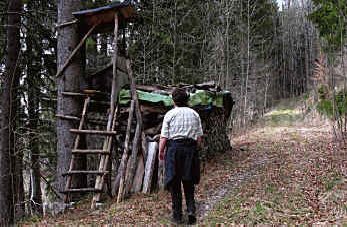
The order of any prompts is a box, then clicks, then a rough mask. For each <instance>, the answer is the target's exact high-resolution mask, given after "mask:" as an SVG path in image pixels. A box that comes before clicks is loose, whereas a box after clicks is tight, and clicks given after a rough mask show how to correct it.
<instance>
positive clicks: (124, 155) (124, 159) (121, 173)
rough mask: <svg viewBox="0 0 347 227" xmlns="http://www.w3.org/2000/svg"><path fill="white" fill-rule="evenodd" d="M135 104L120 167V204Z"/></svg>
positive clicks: (131, 112) (132, 103) (130, 115)
mask: <svg viewBox="0 0 347 227" xmlns="http://www.w3.org/2000/svg"><path fill="white" fill-rule="evenodd" d="M134 104H135V102H134V100H131V104H130V111H129V116H128V126H127V132H126V135H125V142H124V152H123V156H122V160H121V163H120V166H119V174H120V180H119V190H118V197H117V203H119V202H120V201H122V199H123V191H124V190H123V189H124V179H125V172H126V166H127V163H128V152H129V142H130V141H129V140H130V131H131V121H132V118H133V115H134V106H135V105H134Z"/></svg>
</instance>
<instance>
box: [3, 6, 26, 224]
mask: <svg viewBox="0 0 347 227" xmlns="http://www.w3.org/2000/svg"><path fill="white" fill-rule="evenodd" d="M22 7H23V4H22V1H21V0H13V1H9V4H8V27H7V55H6V69H5V79H4V84H3V93H2V99H1V104H2V105H1V120H2V121H1V123H2V124H1V138H2V139H1V146H0V147H1V152H0V185H1V187H0V207H1V209H0V225H9V224H13V223H14V221H15V204H16V203H17V202H18V200H17V192H18V191H21V193H23V188H22V189H21V188H19V187H20V185H19V184H18V182H17V180H18V178H17V176H16V173H17V171H16V167H18V166H17V163H16V150H15V147H16V145H15V143H16V142H15V135H14V132H15V130H16V112H17V103H18V100H17V97H18V86H19V78H20V74H21V70H20V67H19V58H20V27H21V16H20V15H21V11H22ZM21 186H22V187H23V184H22V185H21ZM21 202H22V201H21Z"/></svg>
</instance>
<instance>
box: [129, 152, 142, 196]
mask: <svg viewBox="0 0 347 227" xmlns="http://www.w3.org/2000/svg"><path fill="white" fill-rule="evenodd" d="M144 174H145V166H144V163H143V156H142V154H141V153H139V155H138V156H137V168H136V173H135V177H134V180H133V185H132V187H131V189H130V192H131V193H138V192H140V191H141V188H142V182H143V176H144Z"/></svg>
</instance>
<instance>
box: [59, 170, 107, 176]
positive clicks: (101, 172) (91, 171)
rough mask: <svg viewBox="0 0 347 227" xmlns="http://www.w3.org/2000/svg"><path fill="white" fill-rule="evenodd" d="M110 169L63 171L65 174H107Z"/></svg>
mask: <svg viewBox="0 0 347 227" xmlns="http://www.w3.org/2000/svg"><path fill="white" fill-rule="evenodd" d="M107 173H108V171H97V170H72V171H68V172H66V173H63V174H62V175H63V176H66V175H72V174H97V175H104V174H107Z"/></svg>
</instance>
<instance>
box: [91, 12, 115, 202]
mask: <svg viewBox="0 0 347 227" xmlns="http://www.w3.org/2000/svg"><path fill="white" fill-rule="evenodd" d="M117 41H118V13H117V12H116V13H115V15H114V39H113V58H112V62H113V77H112V91H111V106H110V114H109V115H108V122H107V128H106V130H107V131H110V130H111V127H112V123H113V121H112V119H113V118H114V114H115V113H114V112H115V111H114V109H115V101H116V98H117V97H118V92H117V91H116V82H117V65H116V64H117V50H118V48H117ZM111 141H112V137H111V136H110V137H108V139H106V140H105V141H104V146H103V150H108V149H110V146H111ZM108 160H109V155H102V156H101V160H100V165H99V170H100V171H102V170H104V169H106V168H107V164H108ZM103 184H104V176H101V177H100V176H98V177H97V178H96V181H95V188H96V189H102V187H103ZM100 197H101V194H100V193H97V194H95V195H94V197H93V201H92V208H95V204H96V202H97V201H100Z"/></svg>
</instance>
